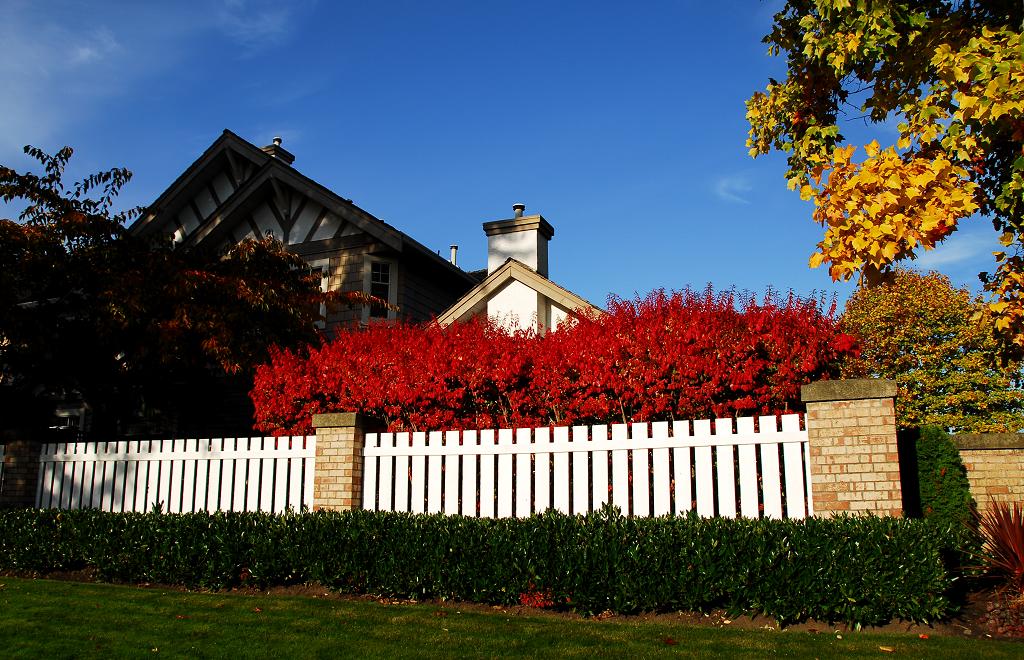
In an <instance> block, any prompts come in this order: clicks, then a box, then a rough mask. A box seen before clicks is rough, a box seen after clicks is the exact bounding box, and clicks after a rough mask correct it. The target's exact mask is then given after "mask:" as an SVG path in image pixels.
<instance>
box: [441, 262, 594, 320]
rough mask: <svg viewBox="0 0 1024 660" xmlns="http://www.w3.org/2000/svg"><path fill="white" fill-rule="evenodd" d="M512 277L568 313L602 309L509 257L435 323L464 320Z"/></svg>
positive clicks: (443, 313)
mask: <svg viewBox="0 0 1024 660" xmlns="http://www.w3.org/2000/svg"><path fill="white" fill-rule="evenodd" d="M511 280H516V281H518V282H522V283H523V284H525V285H526V286H528V287H530V288H531V289H533V290H534V291H536V292H537V293H540V294H543V295H544V296H546V297H547V298H548V299H549V300H551V301H552V302H554V303H555V304H556V305H558V306H560V307H563V308H565V309H567V310H569V311H571V312H575V311H579V310H581V309H585V310H590V311H596V312H600V311H601V309H600V308H599V307H597V306H596V305H594V304H593V303H591V302H589V301H587V300H585V299H583V298H581V297H579V296H577V295H576V294H575V293H573V292H572V291H569V290H568V289H565V288H563V287H560V286H558V285H557V284H555V283H554V282H552V281H551V280H549V279H548V278H546V277H544V276H542V275H540V274H539V273H537V271H535V270H533V269H532V268H530V267H529V266H527V265H526V264H524V263H523V262H521V261H517V260H516V259H512V258H509V259H508V260H506V261H505V263H503V264H502V265H501V266H499V267H498V268H497V269H496V270H495V271H494V272H493V273H491V274H490V275H488V276H487V277H486V278H484V280H483V282H480V284H478V285H476V286H475V287H473V288H472V289H470V290H469V292H468V293H466V295H464V296H462V297H461V298H459V299H458V300H457V301H455V304H453V305H452V306H451V307H449V308H448V309H446V310H445V311H444V312H442V313H441V314H440V315H439V316H438V317H437V322H438V323H439V324H441V325H451V324H452V323H454V322H455V321H462V320H465V318H466V316H467V315H468V314H469V313H470V312H472V311H473V308H475V307H476V306H477V305H479V304H480V303H482V302H484V301H486V300H487V299H488V298H490V297H491V296H492V295H494V294H495V293H497V292H498V291H499V290H500V289H501V288H503V287H504V286H505V285H506V284H507V283H508V282H509V281H511Z"/></svg>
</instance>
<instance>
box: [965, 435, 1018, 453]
mask: <svg viewBox="0 0 1024 660" xmlns="http://www.w3.org/2000/svg"><path fill="white" fill-rule="evenodd" d="M953 444H955V445H956V448H957V449H1024V433H957V434H956V435H954V436H953Z"/></svg>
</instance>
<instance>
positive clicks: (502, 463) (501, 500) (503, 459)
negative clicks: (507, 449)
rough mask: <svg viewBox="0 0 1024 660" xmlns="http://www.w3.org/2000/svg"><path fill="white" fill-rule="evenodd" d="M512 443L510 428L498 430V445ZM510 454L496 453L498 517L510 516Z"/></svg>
mask: <svg viewBox="0 0 1024 660" xmlns="http://www.w3.org/2000/svg"><path fill="white" fill-rule="evenodd" d="M511 444H512V429H499V430H498V445H499V446H508V445H511ZM512 488H513V486H512V454H499V455H498V517H499V518H510V517H511V516H512Z"/></svg>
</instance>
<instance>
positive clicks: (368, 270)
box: [361, 255, 399, 324]
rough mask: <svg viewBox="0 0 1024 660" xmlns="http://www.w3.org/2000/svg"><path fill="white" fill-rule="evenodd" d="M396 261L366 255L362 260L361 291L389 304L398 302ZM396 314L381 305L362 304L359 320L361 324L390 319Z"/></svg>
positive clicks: (396, 315)
mask: <svg viewBox="0 0 1024 660" xmlns="http://www.w3.org/2000/svg"><path fill="white" fill-rule="evenodd" d="M398 275H399V273H398V263H397V262H395V261H394V260H392V259H386V258H381V257H378V256H374V255H367V256H366V257H364V260H363V292H364V293H368V294H370V295H371V296H373V297H374V298H380V299H381V300H386V301H387V302H388V304H389V305H396V304H398ZM396 318H398V314H397V313H396V312H395V311H394V310H392V309H388V308H387V307H385V306H383V305H364V306H363V309H362V315H361V321H362V323H363V324H367V323H372V322H375V321H376V322H379V321H391V320H393V319H396Z"/></svg>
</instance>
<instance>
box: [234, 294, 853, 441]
mask: <svg viewBox="0 0 1024 660" xmlns="http://www.w3.org/2000/svg"><path fill="white" fill-rule="evenodd" d="M856 351H857V349H856V345H855V342H854V340H853V339H852V338H851V337H850V336H848V335H844V334H842V333H840V332H839V330H838V329H837V326H836V318H835V305H834V304H833V305H831V306H830V307H829V308H828V309H823V306H822V305H820V304H819V303H818V302H817V301H815V300H808V299H801V298H797V297H795V296H793V295H790V296H788V297H786V298H784V299H783V298H780V297H778V296H776V295H774V294H771V293H769V295H767V296H765V298H764V300H763V301H761V302H758V301H757V300H755V299H753V298H752V297H751V298H749V299H743V300H738V299H737V297H736V295H735V294H733V293H722V294H715V293H714V292H713V291H712V290H711V289H710V288H708V289H707V290H705V291H704V292H699V293H698V292H694V291H692V290H689V289H687V290H685V291H681V292H673V293H665V292H664V291H656V292H654V293H652V294H650V295H649V296H647V297H646V298H642V299H641V298H638V299H636V300H632V301H625V300H619V299H613V300H611V302H610V304H609V310H608V313H607V314H603V315H600V316H592V317H591V316H584V317H580V318H578V319H576V320H575V322H573V323H570V324H566V325H564V326H563V327H560V328H559V329H558V330H557V331H555V332H550V333H548V334H547V335H544V336H538V335H535V334H533V333H526V332H518V333H514V334H508V333H506V332H504V331H503V330H501V329H500V328H499V327H496V326H494V325H493V324H490V323H488V322H486V321H474V322H470V323H456V324H454V325H452V326H450V327H447V328H440V327H437V326H426V327H418V326H410V325H401V324H399V325H394V326H388V325H374V326H371V327H370V328H367V329H362V330H348V331H341V332H339V333H338V335H337V336H336V337H335V339H333V340H332V341H329V342H325V343H324V344H323V345H321V346H320V347H319V348H315V347H311V348H309V349H308V350H307V351H305V352H293V351H287V350H274V351H272V357H271V362H270V363H269V364H267V365H264V366H262V367H260V368H259V369H258V371H257V373H256V380H255V385H254V388H253V390H252V393H251V396H252V399H253V402H254V403H255V405H256V420H257V427H258V428H259V429H261V430H263V431H265V432H272V433H308V432H310V431H311V418H312V415H313V414H315V413H321V412H336V411H359V412H362V413H365V414H367V415H370V416H373V417H376V418H378V419H381V420H383V421H384V422H386V423H387V424H388V427H389V428H390V429H392V430H398V429H406V430H426V429H431V430H436V429H460V428H495V427H505V428H508V427H521V426H544V425H548V424H558V425H569V424H590V423H600V422H609V421H645V420H651V419H691V418H702V417H704V418H706V417H732V416H735V415H750V414H770V413H778V412H786V411H792V410H794V409H799V398H800V386H801V385H803V384H805V383H808V382H811V381H813V380H818V379H823V378H829V377H833V376H834V375H836V373H838V366H839V364H840V362H841V361H842V359H843V358H844V357H845V356H846V355H848V354H852V353H855V352H856Z"/></svg>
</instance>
